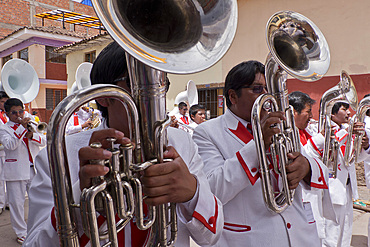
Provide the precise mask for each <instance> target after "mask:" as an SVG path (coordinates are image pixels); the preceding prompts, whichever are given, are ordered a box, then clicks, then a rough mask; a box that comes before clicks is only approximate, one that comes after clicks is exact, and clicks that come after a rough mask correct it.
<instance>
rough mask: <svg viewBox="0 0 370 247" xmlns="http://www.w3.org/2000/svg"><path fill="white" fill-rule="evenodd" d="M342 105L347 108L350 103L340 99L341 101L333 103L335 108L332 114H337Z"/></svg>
mask: <svg viewBox="0 0 370 247" xmlns="http://www.w3.org/2000/svg"><path fill="white" fill-rule="evenodd" d="M341 106H343V107H344V108H346V110H347V109H348V108H349V104H348V103H346V102H341V101H340V102H337V103H335V104H334V105H333V108H332V109H331V114H333V115H335V114H337V113H338V111H339V109H340V107H341Z"/></svg>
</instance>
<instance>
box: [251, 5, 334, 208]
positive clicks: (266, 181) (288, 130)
mask: <svg viewBox="0 0 370 247" xmlns="http://www.w3.org/2000/svg"><path fill="white" fill-rule="evenodd" d="M266 39H267V45H268V47H269V50H270V54H269V55H268V57H267V60H266V65H265V66H266V72H265V77H266V85H267V90H268V94H264V95H260V96H259V97H258V98H257V99H256V101H255V102H254V105H253V108H252V116H251V121H252V129H253V133H254V136H255V138H254V141H255V143H256V148H257V153H258V160H259V163H260V172H261V180H262V190H263V191H262V192H263V197H264V201H265V203H266V206H267V208H268V209H270V210H271V211H273V212H275V213H281V212H283V211H284V210H285V209H286V208H287V207H288V206H289V205H291V204H292V202H293V197H294V191H293V190H290V189H289V187H288V181H287V177H286V170H285V167H286V165H288V158H287V154H288V153H291V152H299V151H300V145H301V144H300V139H299V133H298V129H297V128H296V126H295V123H294V114H293V109H292V107H291V106H289V103H288V98H287V95H288V92H287V89H286V79H287V73H289V74H290V75H291V76H293V77H295V78H297V79H300V80H302V81H308V82H313V81H316V80H318V79H320V78H321V77H322V76H324V74H325V73H326V71H327V70H328V68H329V64H330V53H329V47H328V44H327V42H326V40H325V37H324V35H323V34H322V33H321V31H320V30H319V29H318V28H317V27H316V25H315V24H314V23H312V22H311V21H310V20H309V19H308V18H306V17H305V16H303V15H301V14H298V13H295V12H291V11H282V12H278V13H276V14H274V15H273V16H272V17H270V19H269V21H268V22H267V28H266ZM266 105H269V108H270V110H272V111H283V112H285V115H286V118H287V120H286V121H282V122H281V124H279V125H278V128H279V129H280V132H281V133H280V134H277V135H275V136H273V143H272V144H271V146H270V150H271V153H266V151H265V146H264V142H263V134H262V130H261V124H260V123H261V116H260V114H261V111H262V110H264V109H265V108H266ZM269 154H271V157H272V160H273V167H274V170H275V172H276V173H278V174H280V176H281V179H282V183H283V189H282V191H279V192H274V188H273V185H272V181H271V175H270V169H269V163H268V161H267V155H269ZM277 157H278V158H277Z"/></svg>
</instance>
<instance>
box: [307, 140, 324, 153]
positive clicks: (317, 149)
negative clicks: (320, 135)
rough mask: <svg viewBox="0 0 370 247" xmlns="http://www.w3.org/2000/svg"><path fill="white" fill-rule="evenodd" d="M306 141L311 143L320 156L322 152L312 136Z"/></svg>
mask: <svg viewBox="0 0 370 247" xmlns="http://www.w3.org/2000/svg"><path fill="white" fill-rule="evenodd" d="M308 141H309V142H310V143H311V144H312V146H313V148H314V149H315V150H316V151H317V152H318V153H319V155H320V156H322V154H323V153H322V152H321V151H320V150H319V148H318V147H317V146H316V144H315V143H314V141H313V140H312V138H310V139H308Z"/></svg>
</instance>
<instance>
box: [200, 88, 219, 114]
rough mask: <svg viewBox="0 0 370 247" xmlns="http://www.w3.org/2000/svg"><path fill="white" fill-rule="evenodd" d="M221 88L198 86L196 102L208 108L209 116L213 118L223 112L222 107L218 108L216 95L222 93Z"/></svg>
mask: <svg viewBox="0 0 370 247" xmlns="http://www.w3.org/2000/svg"><path fill="white" fill-rule="evenodd" d="M222 90H223V88H219V87H217V88H199V89H198V104H201V105H203V106H205V107H206V110H210V113H211V116H210V117H211V118H215V117H217V116H219V115H221V114H223V111H224V109H223V107H222V109H221V112H220V109H219V104H218V103H219V102H218V100H219V99H218V95H219V94H222V93H221V92H220V91H222Z"/></svg>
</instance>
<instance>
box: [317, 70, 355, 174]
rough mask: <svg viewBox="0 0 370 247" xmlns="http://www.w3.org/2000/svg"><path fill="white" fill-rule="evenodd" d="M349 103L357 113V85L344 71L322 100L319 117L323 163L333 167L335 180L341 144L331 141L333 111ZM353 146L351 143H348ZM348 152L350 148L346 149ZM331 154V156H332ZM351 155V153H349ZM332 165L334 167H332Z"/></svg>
mask: <svg viewBox="0 0 370 247" xmlns="http://www.w3.org/2000/svg"><path fill="white" fill-rule="evenodd" d="M340 101H343V102H347V103H349V105H350V107H351V108H352V109H353V110H355V111H356V109H357V107H358V98H357V91H356V88H355V85H354V83H353V81H352V79H351V77H350V76H349V75H348V73H347V72H346V71H344V70H343V71H342V72H341V75H340V81H339V83H338V84H337V85H336V86H334V87H332V88H330V89H328V90H327V91H326V92H325V93H324V94H323V96H322V97H321V100H320V117H319V132H322V131H324V138H325V145H324V150H323V156H322V162H323V163H324V164H325V165H326V166H328V167H331V172H332V175H333V177H334V178H336V177H337V169H338V167H337V156H338V151H339V143H338V141H336V140H335V139H331V135H332V129H331V111H332V108H333V105H334V104H335V103H337V102H340ZM347 145H351V141H350V142H347V144H346V146H347ZM346 149H347V152H348V148H347V147H346ZM330 154H331V155H330ZM347 155H349V153H347ZM346 159H348V157H347V158H345V160H346ZM330 164H332V166H331V165H330Z"/></svg>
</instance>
